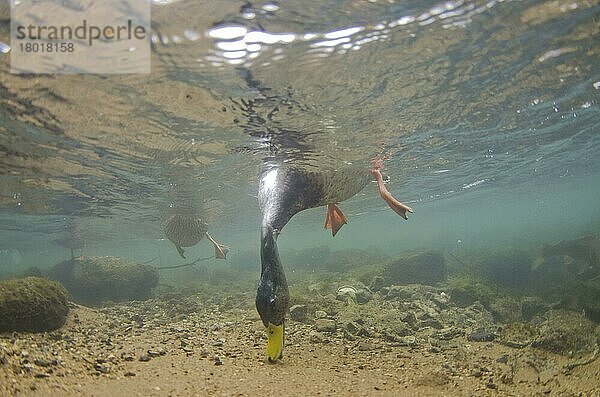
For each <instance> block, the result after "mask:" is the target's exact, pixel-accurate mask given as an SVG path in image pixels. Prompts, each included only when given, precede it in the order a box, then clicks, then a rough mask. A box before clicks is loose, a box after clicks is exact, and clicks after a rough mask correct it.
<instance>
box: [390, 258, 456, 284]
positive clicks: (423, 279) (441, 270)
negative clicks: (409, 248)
mask: <svg viewBox="0 0 600 397" xmlns="http://www.w3.org/2000/svg"><path fill="white" fill-rule="evenodd" d="M381 275H382V276H383V277H384V278H385V279H386V281H387V282H388V284H401V285H402V284H425V285H434V284H436V283H438V282H440V281H443V280H445V279H446V275H447V269H446V260H445V259H444V255H442V253H441V252H438V251H418V252H411V253H408V254H406V255H404V256H402V257H400V258H398V259H396V260H395V261H393V262H392V263H390V264H389V265H387V266H386V267H385V269H384V270H383V272H382V274H381Z"/></svg>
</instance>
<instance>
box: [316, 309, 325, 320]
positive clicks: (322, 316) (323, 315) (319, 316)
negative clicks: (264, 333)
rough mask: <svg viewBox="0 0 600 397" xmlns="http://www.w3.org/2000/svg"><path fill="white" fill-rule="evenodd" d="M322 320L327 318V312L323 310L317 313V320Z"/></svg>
mask: <svg viewBox="0 0 600 397" xmlns="http://www.w3.org/2000/svg"><path fill="white" fill-rule="evenodd" d="M320 318H327V312H325V311H323V310H317V311H316V312H315V320H318V319H320Z"/></svg>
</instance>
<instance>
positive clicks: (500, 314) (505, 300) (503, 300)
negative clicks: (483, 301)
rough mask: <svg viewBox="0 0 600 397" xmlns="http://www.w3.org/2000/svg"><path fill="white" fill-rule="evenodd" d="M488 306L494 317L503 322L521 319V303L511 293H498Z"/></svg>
mask: <svg viewBox="0 0 600 397" xmlns="http://www.w3.org/2000/svg"><path fill="white" fill-rule="evenodd" d="M487 308H488V310H489V311H490V312H491V313H492V315H493V316H494V319H495V320H496V321H499V322H501V323H514V322H517V321H521V304H520V302H518V301H517V300H516V299H515V298H513V297H511V296H509V295H497V296H496V297H495V298H494V299H493V300H492V301H491V302H490V303H489V305H487Z"/></svg>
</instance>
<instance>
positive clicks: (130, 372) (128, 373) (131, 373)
mask: <svg viewBox="0 0 600 397" xmlns="http://www.w3.org/2000/svg"><path fill="white" fill-rule="evenodd" d="M123 376H135V372H133V371H127V372H125V373H124V374H123Z"/></svg>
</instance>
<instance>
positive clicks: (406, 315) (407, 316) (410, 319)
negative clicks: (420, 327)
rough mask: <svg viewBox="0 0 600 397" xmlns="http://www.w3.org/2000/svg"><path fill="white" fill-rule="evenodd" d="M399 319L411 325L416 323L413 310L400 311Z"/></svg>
mask: <svg viewBox="0 0 600 397" xmlns="http://www.w3.org/2000/svg"><path fill="white" fill-rule="evenodd" d="M400 320H401V321H402V322H404V323H406V324H408V325H410V326H411V327H414V326H415V325H416V324H417V316H415V313H413V312H402V313H400Z"/></svg>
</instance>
